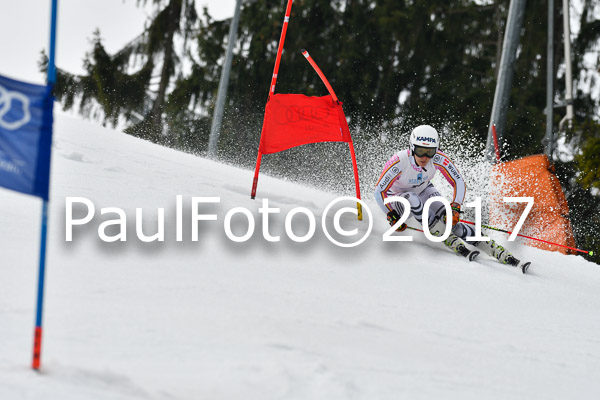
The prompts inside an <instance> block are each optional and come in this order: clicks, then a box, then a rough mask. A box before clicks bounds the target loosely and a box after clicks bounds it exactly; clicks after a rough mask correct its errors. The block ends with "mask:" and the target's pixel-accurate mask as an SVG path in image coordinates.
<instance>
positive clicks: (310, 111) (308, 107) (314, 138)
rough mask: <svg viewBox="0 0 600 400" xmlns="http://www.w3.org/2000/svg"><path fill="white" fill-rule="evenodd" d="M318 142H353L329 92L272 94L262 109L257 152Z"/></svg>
mask: <svg viewBox="0 0 600 400" xmlns="http://www.w3.org/2000/svg"><path fill="white" fill-rule="evenodd" d="M317 142H347V143H348V142H352V138H351V136H350V130H349V129H348V123H347V122H346V117H345V115H344V111H343V110H342V105H341V103H340V102H335V101H333V99H332V97H331V96H330V95H327V96H322V97H314V96H313V97H311V96H305V95H303V94H274V95H272V96H271V98H270V99H269V101H268V103H267V106H266V109H265V117H264V121H263V129H262V132H261V140H260V147H259V151H260V152H261V153H262V154H270V153H276V152H279V151H283V150H287V149H289V148H292V147H296V146H300V145H303V144H308V143H317Z"/></svg>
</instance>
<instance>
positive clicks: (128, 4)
mask: <svg viewBox="0 0 600 400" xmlns="http://www.w3.org/2000/svg"><path fill="white" fill-rule="evenodd" d="M136 3H137V1H136V0H58V30H57V48H56V64H57V65H58V66H59V67H60V68H63V69H65V70H67V71H69V72H73V73H82V72H83V69H82V64H83V62H82V60H83V57H84V55H85V53H86V52H87V51H89V50H90V48H91V46H90V39H91V38H92V37H93V32H94V30H95V29H96V28H99V29H100V32H101V35H102V38H103V39H104V41H103V43H104V45H105V47H106V49H107V51H108V52H109V53H111V52H114V51H117V50H118V49H120V48H121V46H122V45H124V44H125V43H127V42H129V41H130V40H131V39H133V38H134V37H136V36H137V35H139V34H140V33H141V32H142V29H143V26H144V22H145V21H146V20H147V18H148V15H147V13H146V11H145V10H144V9H142V8H139V7H137V6H136ZM149 3H150V2H149ZM50 4H51V1H50V0H0V37H1V39H0V54H1V56H0V75H4V76H8V77H10V78H14V79H19V80H23V81H27V82H31V83H40V84H41V83H44V82H45V79H46V77H45V76H44V75H43V74H41V73H40V72H39V71H38V61H39V60H40V52H41V50H42V49H45V50H46V53H48V46H49V40H50V39H49V27H50ZM197 4H198V6H200V7H201V6H203V5H206V6H207V7H208V10H209V14H210V15H211V16H212V17H213V18H214V19H217V20H219V19H223V18H229V17H231V16H232V15H233V12H234V8H235V0H197Z"/></svg>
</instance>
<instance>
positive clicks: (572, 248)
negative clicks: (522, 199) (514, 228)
mask: <svg viewBox="0 0 600 400" xmlns="http://www.w3.org/2000/svg"><path fill="white" fill-rule="evenodd" d="M460 221H461V222H464V223H466V224H471V225H475V222H471V221H465V220H464V219H461V220H460ZM481 227H482V228H486V229H491V230H494V231H498V232H503V233H508V234H510V235H512V232H511V231H507V230H504V229H500V228H495V227H493V226H488V225H481ZM517 236H521V237H523V238H526V239H531V240H537V241H538V242H542V243H546V244H551V245H554V246H559V247H564V248H566V249H569V250H575V251H578V252H580V253H585V254H589V255H590V256H593V255H594V252H593V251H587V250H581V249H577V248H575V247H570V246H565V245H564V244H558V243H552V242H549V241H547V240H543V239H538V238H534V237H531V236H526V235H521V234H520V233H517Z"/></svg>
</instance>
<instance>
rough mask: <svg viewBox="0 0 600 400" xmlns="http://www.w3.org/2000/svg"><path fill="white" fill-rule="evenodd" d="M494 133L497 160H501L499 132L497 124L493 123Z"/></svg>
mask: <svg viewBox="0 0 600 400" xmlns="http://www.w3.org/2000/svg"><path fill="white" fill-rule="evenodd" d="M492 135H493V136H494V149H496V162H497V163H499V162H500V149H499V148H498V134H497V133H496V125H495V124H494V125H492Z"/></svg>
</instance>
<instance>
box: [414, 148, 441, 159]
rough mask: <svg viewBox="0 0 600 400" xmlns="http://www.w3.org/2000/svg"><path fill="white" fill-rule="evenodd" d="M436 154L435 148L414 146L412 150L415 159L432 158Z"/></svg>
mask: <svg viewBox="0 0 600 400" xmlns="http://www.w3.org/2000/svg"><path fill="white" fill-rule="evenodd" d="M436 152H437V148H436V147H421V146H416V145H415V149H414V150H413V154H414V155H415V156H417V157H429V158H433V156H435V153H436Z"/></svg>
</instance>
